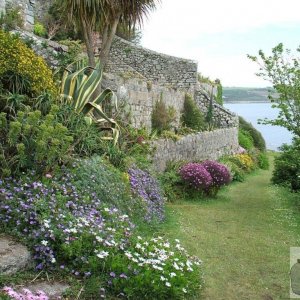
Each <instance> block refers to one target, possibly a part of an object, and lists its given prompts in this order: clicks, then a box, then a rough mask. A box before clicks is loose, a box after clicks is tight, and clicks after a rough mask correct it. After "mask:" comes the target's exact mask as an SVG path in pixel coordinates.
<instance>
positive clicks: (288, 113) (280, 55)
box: [248, 43, 300, 137]
mask: <svg viewBox="0 0 300 300" xmlns="http://www.w3.org/2000/svg"><path fill="white" fill-rule="evenodd" d="M299 53H300V48H298V49H297V54H298V55H299ZM248 57H249V58H250V59H251V60H252V61H254V62H257V63H258V64H259V66H260V69H259V73H257V75H258V76H259V77H262V78H263V79H265V80H268V81H270V82H271V84H272V86H273V89H272V90H270V92H269V99H270V100H271V102H272V103H273V105H272V107H273V108H277V109H279V114H278V116H277V118H276V119H274V120H269V119H264V120H263V123H264V124H271V125H279V126H282V127H285V128H286V129H288V130H289V131H290V132H292V133H293V134H294V135H295V136H296V137H300V67H299V63H300V58H299V57H297V55H292V54H291V51H290V50H289V49H285V48H284V46H283V44H282V43H280V44H278V45H277V46H276V47H274V48H273V49H272V54H271V55H270V56H267V55H266V54H265V53H264V52H263V51H262V50H260V51H259V57H256V56H250V55H248Z"/></svg>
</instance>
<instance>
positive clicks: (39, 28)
mask: <svg viewBox="0 0 300 300" xmlns="http://www.w3.org/2000/svg"><path fill="white" fill-rule="evenodd" d="M33 33H34V34H36V35H38V36H41V37H46V35H47V30H46V28H45V27H44V25H43V24H42V23H40V22H35V23H34V27H33Z"/></svg>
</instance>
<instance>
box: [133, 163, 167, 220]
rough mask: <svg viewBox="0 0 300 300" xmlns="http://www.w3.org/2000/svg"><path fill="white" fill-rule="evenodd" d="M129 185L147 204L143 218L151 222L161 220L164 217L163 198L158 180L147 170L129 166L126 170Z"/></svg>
mask: <svg viewBox="0 0 300 300" xmlns="http://www.w3.org/2000/svg"><path fill="white" fill-rule="evenodd" d="M128 174H129V177H130V185H131V190H132V191H133V193H135V194H137V195H138V196H140V197H141V198H142V199H143V200H144V201H145V204H146V206H147V211H146V215H145V220H146V221H148V222H151V221H152V220H154V219H156V220H158V221H163V220H164V217H165V215H164V214H165V211H164V204H165V203H164V202H165V201H164V199H163V197H162V193H161V190H160V188H159V185H158V182H157V181H156V180H155V179H154V178H153V177H152V176H151V175H150V174H149V173H147V172H145V171H143V170H140V169H134V168H131V169H129V170H128Z"/></svg>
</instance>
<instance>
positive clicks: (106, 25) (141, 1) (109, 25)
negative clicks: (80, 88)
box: [60, 0, 160, 68]
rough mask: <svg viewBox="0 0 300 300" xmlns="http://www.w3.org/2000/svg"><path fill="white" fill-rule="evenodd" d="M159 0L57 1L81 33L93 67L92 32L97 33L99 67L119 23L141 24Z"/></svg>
mask: <svg viewBox="0 0 300 300" xmlns="http://www.w3.org/2000/svg"><path fill="white" fill-rule="evenodd" d="M159 2H160V0H60V3H61V4H62V7H63V10H64V12H65V13H66V14H67V15H68V17H69V20H71V21H74V22H75V24H76V25H77V27H80V29H81V30H82V33H83V39H84V43H85V45H86V49H87V54H88V58H89V64H90V65H91V66H92V67H94V66H95V56H94V49H93V31H97V32H99V33H100V35H101V37H102V47H101V51H100V61H101V66H102V68H103V67H104V65H105V63H106V62H107V59H108V55H109V51H110V47H111V44H112V41H113V38H114V36H115V34H116V30H117V26H118V24H119V23H122V24H127V25H128V27H129V28H130V27H132V26H135V25H139V26H141V25H142V24H143V18H144V17H145V16H147V15H148V14H149V12H150V11H152V10H154V9H155V8H156V4H157V3H159Z"/></svg>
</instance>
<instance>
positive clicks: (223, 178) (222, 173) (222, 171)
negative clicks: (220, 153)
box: [202, 160, 231, 188]
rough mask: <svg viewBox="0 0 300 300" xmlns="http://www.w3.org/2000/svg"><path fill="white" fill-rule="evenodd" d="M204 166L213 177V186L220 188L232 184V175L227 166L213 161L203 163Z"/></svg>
mask: <svg viewBox="0 0 300 300" xmlns="http://www.w3.org/2000/svg"><path fill="white" fill-rule="evenodd" d="M202 166H203V167H204V168H205V169H206V171H207V172H209V174H210V176H211V177H212V185H214V186H215V187H218V188H219V187H221V186H222V185H226V184H229V183H230V182H231V175H230V172H229V170H228V168H227V167H226V166H224V165H222V164H220V163H218V162H216V161H213V160H206V161H204V162H202Z"/></svg>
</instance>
